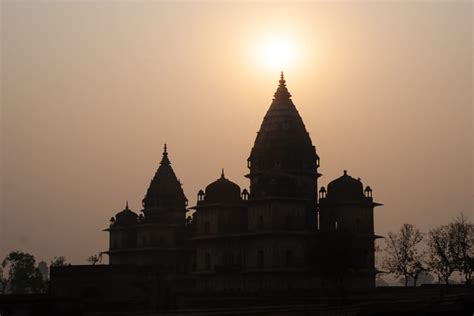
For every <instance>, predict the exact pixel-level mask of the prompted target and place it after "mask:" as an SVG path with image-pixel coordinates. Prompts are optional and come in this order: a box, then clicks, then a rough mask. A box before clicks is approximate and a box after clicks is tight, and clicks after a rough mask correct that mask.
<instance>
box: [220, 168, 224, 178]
mask: <svg viewBox="0 0 474 316" xmlns="http://www.w3.org/2000/svg"><path fill="white" fill-rule="evenodd" d="M224 178H225V176H224V168H222V173H221V179H224Z"/></svg>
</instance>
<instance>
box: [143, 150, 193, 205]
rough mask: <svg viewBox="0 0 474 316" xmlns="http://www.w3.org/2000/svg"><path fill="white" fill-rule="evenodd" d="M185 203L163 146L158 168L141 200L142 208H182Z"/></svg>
mask: <svg viewBox="0 0 474 316" xmlns="http://www.w3.org/2000/svg"><path fill="white" fill-rule="evenodd" d="M186 201H187V199H186V196H185V195H184V192H183V189H182V187H181V183H180V182H179V180H178V178H177V177H176V175H175V173H174V171H173V168H172V167H171V162H170V160H169V158H168V149H167V147H166V144H165V145H164V149H163V157H162V158H161V162H160V166H159V167H158V170H157V171H156V173H155V176H154V177H153V179H152V180H151V182H150V186H149V187H148V190H147V192H146V195H145V198H143V207H144V208H145V209H150V208H170V207H171V208H173V207H180V206H183V207H184V205H185V203H186Z"/></svg>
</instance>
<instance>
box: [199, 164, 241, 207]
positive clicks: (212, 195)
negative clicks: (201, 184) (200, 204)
mask: <svg viewBox="0 0 474 316" xmlns="http://www.w3.org/2000/svg"><path fill="white" fill-rule="evenodd" d="M240 200H241V197H240V187H239V186H238V185H237V184H236V183H234V182H232V181H230V180H228V179H226V177H225V176H224V170H222V174H221V177H220V178H219V179H217V180H216V181H214V182H212V183H211V184H209V185H208V186H207V187H206V198H205V201H206V203H229V202H238V201H240Z"/></svg>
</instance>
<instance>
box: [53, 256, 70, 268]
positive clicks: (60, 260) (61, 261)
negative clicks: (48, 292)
mask: <svg viewBox="0 0 474 316" xmlns="http://www.w3.org/2000/svg"><path fill="white" fill-rule="evenodd" d="M65 265H66V258H65V257H63V256H60V257H54V259H53V261H51V264H50V267H64V266H65Z"/></svg>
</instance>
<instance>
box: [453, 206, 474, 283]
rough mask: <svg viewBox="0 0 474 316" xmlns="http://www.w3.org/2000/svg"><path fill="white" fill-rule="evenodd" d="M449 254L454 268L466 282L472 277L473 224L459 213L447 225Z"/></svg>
mask: <svg viewBox="0 0 474 316" xmlns="http://www.w3.org/2000/svg"><path fill="white" fill-rule="evenodd" d="M448 232H449V239H450V243H449V254H450V256H451V257H452V260H453V263H454V265H455V267H456V270H458V271H459V272H461V274H462V275H463V276H464V281H465V282H466V283H468V282H469V281H470V280H471V277H472V272H473V271H472V270H473V267H472V263H471V261H472V258H473V257H474V255H473V252H474V225H473V224H472V223H470V222H469V221H468V220H467V219H466V218H465V217H464V215H463V214H462V213H461V215H460V216H459V217H457V218H456V219H455V220H454V222H452V223H450V224H449V225H448Z"/></svg>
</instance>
